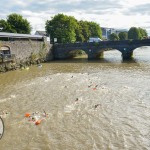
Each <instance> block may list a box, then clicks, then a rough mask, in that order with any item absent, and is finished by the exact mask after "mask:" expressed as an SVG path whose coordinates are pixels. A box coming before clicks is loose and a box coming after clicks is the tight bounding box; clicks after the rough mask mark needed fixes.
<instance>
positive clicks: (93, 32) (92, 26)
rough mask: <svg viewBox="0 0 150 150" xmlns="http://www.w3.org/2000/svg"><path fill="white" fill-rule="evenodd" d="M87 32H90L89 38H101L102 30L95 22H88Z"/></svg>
mask: <svg viewBox="0 0 150 150" xmlns="http://www.w3.org/2000/svg"><path fill="white" fill-rule="evenodd" d="M88 25H89V30H90V37H99V38H102V30H101V28H100V26H99V24H97V23H95V22H88Z"/></svg>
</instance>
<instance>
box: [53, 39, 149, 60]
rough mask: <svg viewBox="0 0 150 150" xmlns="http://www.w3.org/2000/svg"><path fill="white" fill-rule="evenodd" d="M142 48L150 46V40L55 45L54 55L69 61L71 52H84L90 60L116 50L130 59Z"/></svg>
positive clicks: (124, 57)
mask: <svg viewBox="0 0 150 150" xmlns="http://www.w3.org/2000/svg"><path fill="white" fill-rule="evenodd" d="M142 46H150V39H144V40H132V41H131V40H125V41H101V42H98V43H96V42H91V43H68V44H54V49H53V55H54V59H67V58H68V57H69V56H70V55H69V53H70V52H71V51H73V50H83V51H85V53H86V54H87V55H88V59H96V58H101V57H103V53H104V51H108V50H109V51H110V50H114V49H116V50H118V51H120V52H121V53H122V58H123V59H130V58H132V56H133V51H134V50H135V49H136V48H138V47H142Z"/></svg>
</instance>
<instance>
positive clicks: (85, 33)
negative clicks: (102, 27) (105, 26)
mask: <svg viewBox="0 0 150 150" xmlns="http://www.w3.org/2000/svg"><path fill="white" fill-rule="evenodd" d="M79 25H80V26H81V30H82V35H83V37H84V42H87V41H88V40H89V37H90V30H89V24H88V22H87V21H82V20H81V21H79Z"/></svg>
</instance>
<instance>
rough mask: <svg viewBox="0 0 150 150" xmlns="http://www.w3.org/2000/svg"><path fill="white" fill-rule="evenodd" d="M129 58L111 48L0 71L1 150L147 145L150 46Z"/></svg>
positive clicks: (140, 149) (133, 149)
mask: <svg viewBox="0 0 150 150" xmlns="http://www.w3.org/2000/svg"><path fill="white" fill-rule="evenodd" d="M134 58H135V59H134V60H133V61H127V62H122V59H121V54H120V53H119V52H118V51H112V52H105V59H104V60H101V61H100V60H99V61H87V59H74V60H68V61H54V62H50V63H46V64H42V65H43V66H42V67H41V68H40V67H37V66H32V67H30V69H29V70H22V71H21V70H17V71H13V72H8V73H5V74H0V113H1V115H2V117H3V120H4V124H5V132H4V135H3V137H2V139H1V140H0V150H150V47H144V48H141V49H137V50H135V51H134ZM3 112H4V113H3ZM6 112H7V114H6ZM33 112H39V113H38V116H39V115H40V117H42V118H44V120H42V122H41V123H40V124H39V125H35V123H34V122H33V121H29V118H26V117H25V114H26V113H33ZM44 112H46V113H47V114H48V116H47V117H45V116H43V113H44Z"/></svg>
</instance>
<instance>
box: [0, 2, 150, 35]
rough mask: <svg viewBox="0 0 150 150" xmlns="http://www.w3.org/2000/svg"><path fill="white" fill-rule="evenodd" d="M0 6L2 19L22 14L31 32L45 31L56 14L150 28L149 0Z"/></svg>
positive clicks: (9, 4)
mask: <svg viewBox="0 0 150 150" xmlns="http://www.w3.org/2000/svg"><path fill="white" fill-rule="evenodd" d="M6 4H7V5H6ZM0 7H1V13H0V18H1V19H4V18H6V17H7V16H8V15H9V14H11V13H18V14H21V15H23V17H25V18H27V19H28V21H29V22H30V23H31V25H32V28H33V32H32V33H34V32H35V30H45V22H46V20H49V19H50V18H51V17H52V16H54V15H56V14H58V13H64V14H67V15H71V16H74V17H75V18H76V19H78V20H81V19H82V20H88V21H95V22H97V23H99V24H100V25H101V26H105V27H113V28H127V29H128V28H130V27H132V26H138V27H139V26H140V27H145V28H146V29H148V30H150V22H149V14H150V10H149V7H150V2H149V0H137V1H133V0H124V1H122V0H107V1H106V0H93V1H91V0H66V1H62V0H57V1H56V0H43V1H37V0H30V1H24V0H1V3H0Z"/></svg>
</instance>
